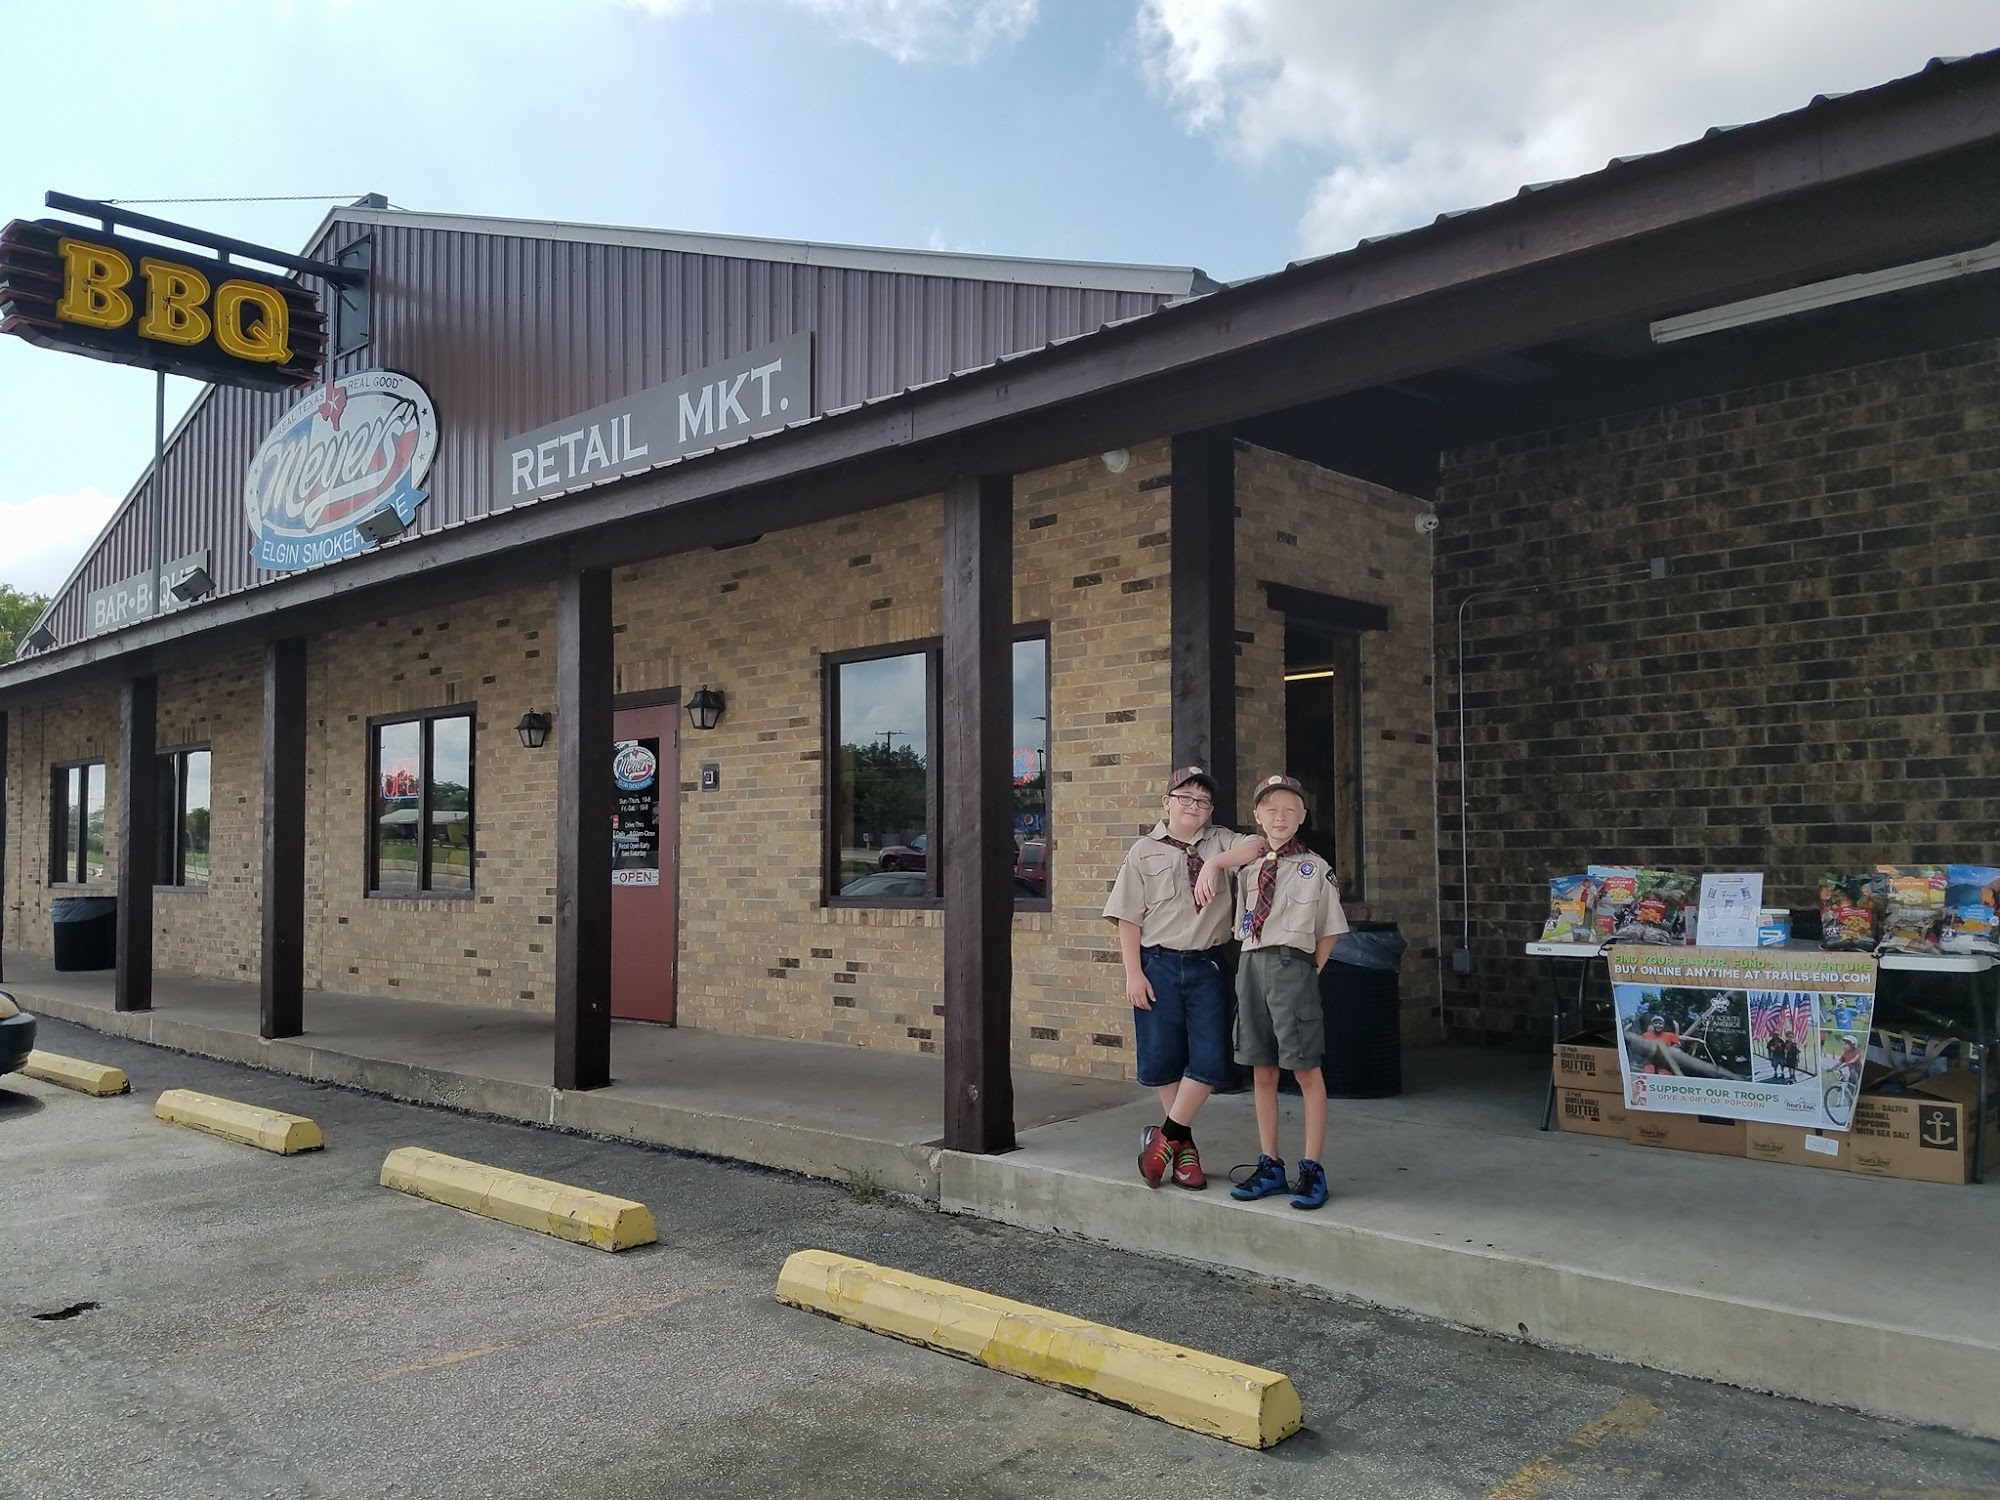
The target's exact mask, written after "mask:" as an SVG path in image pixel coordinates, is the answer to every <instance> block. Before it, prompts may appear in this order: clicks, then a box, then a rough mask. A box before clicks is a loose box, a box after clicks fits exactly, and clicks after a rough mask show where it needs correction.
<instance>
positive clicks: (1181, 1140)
mask: <svg viewBox="0 0 2000 1500" xmlns="http://www.w3.org/2000/svg"><path fill="white" fill-rule="evenodd" d="M1160 1134H1161V1135H1163V1136H1165V1137H1166V1138H1167V1139H1168V1140H1170V1141H1172V1142H1173V1143H1174V1144H1175V1145H1176V1146H1185V1145H1187V1144H1188V1142H1190V1141H1192V1140H1193V1139H1194V1132H1193V1131H1192V1130H1190V1129H1188V1128H1187V1126H1185V1125H1183V1124H1181V1123H1180V1121H1178V1120H1172V1119H1170V1120H1168V1121H1167V1123H1166V1124H1164V1125H1162V1126H1161V1127H1160Z"/></svg>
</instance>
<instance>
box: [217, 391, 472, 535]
mask: <svg viewBox="0 0 2000 1500" xmlns="http://www.w3.org/2000/svg"><path fill="white" fill-rule="evenodd" d="M437 444H438V429H437V413H436V412H435V411H434V410H433V409H432V407H431V398H430V397H429V396H427V395H426V394H425V393H424V388H423V387H422V386H420V385H418V384H417V383H416V381H414V380H412V379H411V378H410V377H409V376H407V375H398V374H396V373H395V372H394V371H391V370H364V371H362V372H361V373H360V374H358V375H343V376H341V377H340V379H338V380H335V381H331V382H328V383H327V384H325V385H322V386H318V387H315V388H314V390H313V392H312V393H311V394H310V395H309V396H307V397H306V398H305V399H304V400H302V401H300V402H299V403H298V404H297V405H296V406H294V407H293V408H292V409H291V410H290V411H288V412H286V413H285V414H284V416H282V417H280V418H279V419H278V423H277V425H276V426H275V427H273V428H272V429H271V433H270V436H269V437H267V438H265V439H264V444H263V446H262V447H260V448H259V449H258V450H257V453H256V456H255V457H254V458H252V459H251V460H250V473H249V477H248V478H247V479H246V480H245V482H244V486H243V508H244V512H245V514H246V516H247V518H248V520H249V522H250V536H251V543H250V555H251V556H252V557H253V558H255V559H256V563H257V566H258V567H260V568H266V569H269V570H270V571H272V572H274V573H289V572H293V571H295V570H297V569H299V568H310V567H315V566H317V565H318V564H320V563H326V562H336V561H338V560H339V559H341V558H344V557H352V556H354V555H355V554H356V553H358V552H362V551H365V550H366V549H367V548H368V547H369V546H370V545H372V544H371V543H370V542H369V540H368V538H367V537H366V536H364V535H362V533H361V529H360V528H361V525H362V523H363V522H364V521H366V520H368V519H369V517H371V516H374V515H376V514H378V513H380V512H382V511H394V512H395V513H396V517H397V519H398V520H399V521H400V522H401V523H402V525H404V526H408V525H409V524H410V522H411V520H412V519H414V517H415V516H416V512H417V507H418V506H419V505H421V504H423V503H424V500H425V498H426V497H425V494H424V491H423V490H421V489H419V488H418V486H419V485H421V484H422V483H423V480H424V476H425V475H426V474H427V473H429V472H430V466H431V459H432V458H433V457H434V456H435V455H436V453H437Z"/></svg>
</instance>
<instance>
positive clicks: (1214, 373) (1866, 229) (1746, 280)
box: [0, 53, 2000, 694]
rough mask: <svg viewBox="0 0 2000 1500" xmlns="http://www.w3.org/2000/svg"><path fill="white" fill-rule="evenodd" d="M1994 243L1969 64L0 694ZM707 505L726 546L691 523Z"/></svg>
mask: <svg viewBox="0 0 2000 1500" xmlns="http://www.w3.org/2000/svg"><path fill="white" fill-rule="evenodd" d="M1836 230H1837V232H1835V231H1836ZM1996 234H2000V53H1985V54H1980V55H1978V56H1976V57H1972V58H1967V59H1963V60H1960V61H1957V62H1952V63H1943V62H1938V63H1933V64H1932V65H1931V66H1929V67H1927V68H1926V69H1924V70H1923V71H1922V72H1921V73H1919V74H1915V75H1912V76H1910V77H1909V78H1905V79H1899V80H1897V81H1895V82H1893V83H1890V84H1885V85H1882V86H1880V87H1878V88H1875V89H1870V90H1867V91H1865V92H1863V93H1858V94H1852V95H1848V96H1845V97H1843V98H1840V99H1816V100H1814V101H1813V102H1812V103H1811V104H1810V105H1808V106H1806V107H1805V108H1804V109H1801V110H1797V111H1793V112H1791V113H1790V114H1787V115H1782V116H1778V117H1775V118H1773V119H1771V120H1767V121H1762V122H1759V123H1757V124H1755V125H1749V126H1743V127H1739V128H1736V129H1733V130H1727V131H1712V132H1710V133H1709V134H1708V135H1706V136H1704V137H1703V138H1702V139H1700V140H1698V141H1693V142H1689V143H1687V144H1686V145H1683V146H1678V147H1675V148H1672V149H1670V150H1667V151H1662V152H1657V153H1653V154H1652V155H1649V156H1646V157H1642V158H1637V159H1634V160H1627V161H1620V162H1616V163H1613V164H1612V165H1610V166H1608V167H1606V168H1605V169H1603V170H1602V171H1599V172H1595V173H1592V174H1589V175H1588V176H1585V177H1580V178H1575V179H1571V180H1570V181H1568V182H1565V183H1561V184H1557V185H1554V186H1550V187H1546V188H1540V189H1535V190H1531V191H1524V192H1523V193H1521V194H1517V195H1516V196H1515V197H1514V198H1511V199H1509V200H1506V201H1505V202H1502V203H1499V204H1494V205H1490V206H1488V207H1486V208H1483V209H1479V210H1475V211H1472V212H1469V213H1464V214H1457V215H1448V216H1443V217H1441V218H1440V219H1439V220H1437V221H1436V222H1434V223H1433V224H1431V225H1429V226H1426V227H1424V228H1422V229H1419V230H1413V231H1410V232H1408V233H1406V234H1402V235H1398V236H1395V237H1393V238H1390V239H1388V240H1383V241H1377V242H1374V243H1368V244H1363V245H1360V246H1357V247H1355V248H1354V249H1352V250H1349V251H1344V252H1341V253H1340V254H1337V255H1332V256H1326V257H1321V258H1318V259H1315V260H1311V261H1305V262H1299V263H1296V264H1294V265H1292V266H1289V267H1287V268H1286V269H1285V270H1283V271H1280V272H1275V273H1273V274H1271V275H1268V276H1264V277H1259V278H1255V279H1253V280H1251V281H1248V282H1244V283H1239V284H1237V285H1235V286H1232V287H1229V288H1226V289H1224V290H1222V291H1219V292H1215V293H1212V294H1210V295H1207V296H1204V297H1197V298H1193V299H1189V300H1181V301H1177V302H1173V303H1169V304H1167V305H1164V306H1162V307H1160V308H1159V309H1157V310H1156V311H1153V312H1151V313H1150V314H1147V315H1145V316H1142V317H1122V318H1112V319H1106V320H1105V321H1104V322H1103V323H1102V324H1101V325H1100V326H1099V328H1098V330H1097V331H1096V332H1095V333H1093V334H1091V335H1090V336H1088V337H1056V338H1052V339H1050V340H1049V342H1048V343H1047V344H1046V345H1044V346H1043V347H1041V348H1038V349H1034V350H1030V351H1023V352H1017V353H1013V354H1009V355H1006V356H1003V357H1001V358H1000V359H997V360H995V361H994V362H993V363H992V364H990V365H987V366H985V367H982V368H979V369H974V370H970V371H961V372H959V373H956V374H952V375H948V376H945V377H943V378H940V379H938V380H933V381H928V382H923V383H912V384H911V385H909V386H908V387H907V388H905V389H903V390H902V391H900V392H898V393H896V394H892V395H874V396H871V397H869V398H867V399H866V400H865V401H864V402H863V403H862V404H861V406H860V408H859V409H857V410H847V411H843V410H833V411H828V412H826V413H825V414H823V415H822V416H821V417H820V418H818V419H816V420H814V421H811V422H808V423H802V424H799V425H798V426H795V427H794V428H791V429H787V430H785V431H783V432H779V433H775V434H772V435H770V436H768V437H765V438H761V439H757V440H753V441H752V442H750V443H748V444H738V445H733V446H734V448H735V449H736V450H738V451H736V452H733V453H725V452H718V453H715V454H713V455H711V456H710V457H708V458H706V459H702V458H697V457H695V456H692V455H691V456H690V457H689V458H687V459H683V460H681V461H680V462H678V463H676V464H675V465H673V466H671V468H670V469H667V470H662V471H656V472H655V473H653V474H651V475H640V476H634V477H632V478H629V479H625V480H622V481H619V482H617V483H615V484H612V485H607V486H604V487H602V488H600V489H598V490H596V491H592V492H590V493H588V494H572V495H570V496H567V497H565V498H563V499H562V500H561V501H559V502H545V503H543V504H542V505H539V506H534V507H522V508H520V509H518V510H516V511H515V512H514V513H512V515H510V516H495V517H493V518H491V519H489V520H486V521H484V522H483V523H482V524H480V525H477V526H463V527H457V526H454V527H452V528H449V529H450V532H451V534H450V535H445V536H434V537H432V538H430V539H429V540H428V541H422V542H419V541H414V540H413V541H410V542H406V543H402V544H398V545H394V546H390V547H387V548H384V549H380V550H378V551H377V552H374V553H370V554H367V555H364V556H363V557H360V558H357V559H354V560H353V561H350V562H346V563H342V564H340V565H339V571H338V576H337V577H328V576H321V575H322V574H325V573H327V572H328V571H329V570H321V573H320V574H307V575H302V576H299V577H295V578H291V579H288V580H285V581H283V582H282V583H280V584H278V585H274V586H273V587H272V588H270V589H269V590H265V591H260V592H259V595H258V596H257V597H256V598H254V599H252V598H246V599H234V600H232V599H224V600H219V601H215V602H213V603H207V604H204V605H202V606H200V607H198V608H196V609H193V610H190V611H187V612H186V614H185V615H184V616H173V617H169V618H168V619H165V620H161V621H154V622H150V623H148V624H146V625H143V626H139V627H135V628H134V629H132V630H130V631H128V632H125V633H124V635H123V637H120V638H107V639H104V640H100V641H96V642H91V643H87V644H86V645H84V646H80V647H69V648H66V649H61V650H58V651H56V652H54V653H52V655H51V657H50V658H48V659H44V660H36V661H26V662H21V663H17V664H16V665H15V666H13V667H12V668H9V669H0V694H5V693H6V691H7V689H9V688H10V687H16V686H21V687H25V686H26V685H28V684H29V683H31V682H35V681H38V680H40V679H44V678H46V677H49V676H51V675H54V674H57V673H61V672H65V671H67V670H70V669H71V668H72V667H81V666H87V665H91V664H93V663H98V662H107V661H109V660H110V659H112V658H113V657H115V656H116V655H118V654H119V653H120V652H122V651H124V650H127V649H132V648H143V647H147V646H150V645H153V644H155V643H158V644H168V643H171V642H174V641H176V640H179V639H181V638H184V637H188V636H191V635H194V634H196V633H199V632H202V631H204V630H207V629H223V630H228V629H234V630H238V631H241V630H243V629H247V628H254V629H256V630H259V631H260V632H262V633H266V634H268V633H271V632H275V631H280V630H283V629H285V628H287V627H286V624H285V621H284V620H282V619H278V618H271V616H273V615H275V614H277V613H279V612H283V611H289V610H294V609H304V608H310V607H313V606H315V605H318V604H323V603H325V602H326V601H330V600H336V599H340V598H343V597H350V596H353V595H355V594H356V593H358V592H360V591H363V590H366V589H369V588H372V587H377V586H380V587H383V588H388V587H389V586H391V585H393V584H395V583H396V582H397V581H398V580H400V579H403V578H406V577H410V576H413V575H415V574H416V573H418V572H419V571H421V572H422V573H423V574H424V576H425V582H426V586H427V587H429V588H431V589H433V590H435V589H439V588H442V587H445V586H446V582H447V578H446V573H447V571H448V570H456V573H455V574H454V576H456V577H457V578H458V579H459V584H458V586H459V587H474V586H478V584H479V581H480V580H482V579H485V578H487V577H489V576H493V575H492V566H496V565H499V564H501V563H503V562H510V563H511V565H512V566H513V567H514V568H515V570H516V571H515V573H513V574H511V575H509V576H520V570H521V569H522V568H527V569H528V570H529V571H533V570H535V569H546V568H556V569H561V568H565V567H571V566H599V565H604V563H605V561H607V560H609V559H611V558H613V557H615V556H618V555H624V556H642V555H650V553H651V552H659V551H667V550H673V549H674V548H676V547H679V546H685V545H699V544H700V542H701V541H702V540H714V539H717V538H719V537H721V536H722V535H723V533H724V532H725V531H727V529H728V526H730V525H734V526H736V527H738V528H739V529H740V530H757V529H761V527H760V525H759V524H758V523H759V522H760V520H761V521H764V522H765V523H767V524H769V525H780V524H795V523H796V521H797V520H799V519H808V518H810V514H813V513H818V514H835V513H840V512H841V511H842V510H843V509H844V510H852V509H857V508H863V507H865V506H866V505H869V504H880V503H887V502H889V501H892V500H895V499H899V498H903V497H905V496H907V495H911V494H920V493H925V492H926V491H928V490H930V489H934V488H935V487H936V485H937V484H938V483H940V482H941V479H942V478H943V477H947V476H948V475H949V474H950V473H953V472H978V471H980V466H983V465H992V466H996V467H1000V468H1022V467H1035V466H1039V465H1040V464H1042V463H1047V462H1053V461H1056V460H1057V459H1058V458H1061V457H1073V456H1075V454H1077V453H1079V452H1088V451H1091V449H1092V447H1093V446H1105V447H1109V446H1115V445H1116V444H1117V443H1119V442H1121V441H1127V440H1134V439H1137V438H1140V437H1146V436H1157V435H1160V434H1161V433H1163V432H1176V431H1183V430H1192V429H1193V428H1195V427H1198V426H1202V425H1213V424H1217V423H1226V422H1230V421H1234V420H1237V419H1239V418H1241V417H1243V416H1246V415H1251V414H1254V413H1256V412H1259V411H1268V410H1273V409H1276V408H1278V407H1280V406H1285V405H1291V404H1297V403H1298V402H1301V401H1306V400H1312V399H1318V398H1322V397H1326V396H1329V395H1334V394H1338V393H1339V392H1341V391H1343V390H1356V389H1360V388H1363V387H1366V386H1369V385H1373V384H1380V383H1384V382H1387V381H1392V380H1397V379H1403V378H1407V377H1408V376H1410V375H1412V374H1418V373H1421V372H1423V371H1425V370H1430V369H1436V368H1442V367H1445V366H1448V365H1453V364H1463V363H1467V362H1470V361H1473V360H1477V359H1490V358H1493V357H1496V356H1499V355H1503V354H1505V353H1507V352H1509V351H1510V350H1513V349H1518V348H1524V347H1529V346H1531V345H1533V344H1536V343H1540V342H1546V341H1547V340H1548V339H1550V338H1552V337H1561V336H1566V335H1575V334H1578V333H1582V332H1587V331H1589V330H1590V329H1592V328H1595V327H1601V326H1604V325H1606V324H1607V323H1609V322H1611V321H1614V320H1620V319H1629V318H1631V317H1634V316H1657V315H1659V314H1660V313H1661V312H1664V311H1669V310H1674V309H1677V308H1685V307H1688V306H1701V305H1708V304H1709V303H1710V302H1713V301H1723V300H1731V299H1733V298H1735V297H1739V296H1743V295H1750V294H1752V293H1754V292H1756V291H1759V290H1772V289H1775V288H1777V287H1780V286H1785V285H1792V284H1797V283H1799V282H1802V281H1809V280H1814V279H1818V278H1820V277H1822V276H1826V275H1834V274H1842V273H1844V272H1848V271H1854V270H1860V269H1867V268H1870V267H1872V266H1876V265H1883V264H1891V263H1895V262H1896V261H1897V260H1899V259H1904V258H1910V257H1912V256H1915V255H1919V254H1934V253H1938V252H1939V251H1940V250H1942V249H1949V248H1952V247H1954V246H1960V247H1962V246H1969V245H1972V244H1978V243H1985V242H1987V241H1990V240H1992V239H1993V238H1995V236H1996ZM779 492H782V500H783V503H780V495H779ZM724 497H727V499H728V502H729V505H728V508H729V517H728V518H727V520H725V521H720V522H719V521H717V520H716V513H715V512H713V511H712V510H708V509H703V508H701V506H700V505H698V504H697V502H706V501H716V500H721V499H723V498H724ZM814 505H817V506H818V507H819V509H818V511H817V512H814V511H813V510H812V506H814ZM774 518H783V519H774ZM718 527H720V529H718ZM710 532H714V533H715V535H714V536H711V535H710V534H709V533H710ZM620 549H623V551H622V553H621V551H620ZM169 550H170V551H171V547H170V549H169ZM489 586H490V585H489ZM260 622H261V623H260ZM289 628H291V629H301V628H312V627H310V626H302V625H299V624H293V625H291V626H290V627H289Z"/></svg>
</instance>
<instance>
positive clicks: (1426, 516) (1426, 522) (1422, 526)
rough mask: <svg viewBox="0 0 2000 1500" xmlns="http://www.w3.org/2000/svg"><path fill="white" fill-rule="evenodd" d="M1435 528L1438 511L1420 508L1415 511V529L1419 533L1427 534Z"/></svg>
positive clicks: (1436, 526)
mask: <svg viewBox="0 0 2000 1500" xmlns="http://www.w3.org/2000/svg"><path fill="white" fill-rule="evenodd" d="M1437 529H1438V513H1437V512H1436V511H1434V510H1420V511H1418V512H1417V531H1418V533H1419V534H1420V535H1423V536H1428V535H1430V534H1431V533H1432V532H1433V531H1436V530H1437Z"/></svg>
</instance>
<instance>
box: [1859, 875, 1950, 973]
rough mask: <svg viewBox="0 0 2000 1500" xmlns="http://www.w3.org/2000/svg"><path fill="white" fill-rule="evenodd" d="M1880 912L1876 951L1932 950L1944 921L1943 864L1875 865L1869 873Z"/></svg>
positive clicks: (1916, 951)
mask: <svg viewBox="0 0 2000 1500" xmlns="http://www.w3.org/2000/svg"><path fill="white" fill-rule="evenodd" d="M1871 884H1872V886H1873V894H1874V896H1875V904H1876V907H1877V909H1878V910H1879V911H1880V912H1881V914H1882V936H1881V940H1880V941H1879V942H1878V943H1877V944H1876V945H1875V951H1876V952H1877V953H1936V952H1937V951H1938V929H1939V928H1940V927H1941V926H1942V925H1943V922H1944V904H1945V867H1944V866H1943V865H1877V866H1876V867H1875V874H1874V876H1873V877H1872V880H1871Z"/></svg>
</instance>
